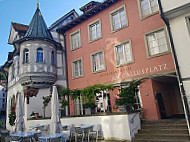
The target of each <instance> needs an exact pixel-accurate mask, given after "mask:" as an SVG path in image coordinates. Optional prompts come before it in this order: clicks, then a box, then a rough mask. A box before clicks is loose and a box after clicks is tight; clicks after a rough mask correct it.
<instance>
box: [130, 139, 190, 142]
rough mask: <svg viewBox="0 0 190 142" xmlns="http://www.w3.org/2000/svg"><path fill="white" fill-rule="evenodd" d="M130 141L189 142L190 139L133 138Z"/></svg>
mask: <svg viewBox="0 0 190 142" xmlns="http://www.w3.org/2000/svg"><path fill="white" fill-rule="evenodd" d="M132 142H190V140H174V139H173V140H168V139H152V140H151V139H134V140H132Z"/></svg>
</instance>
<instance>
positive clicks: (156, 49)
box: [148, 30, 168, 55]
mask: <svg viewBox="0 0 190 142" xmlns="http://www.w3.org/2000/svg"><path fill="white" fill-rule="evenodd" d="M148 43H149V52H150V53H149V54H150V55H155V54H159V53H163V52H166V51H168V47H167V41H166V37H165V33H164V30H160V31H157V32H154V33H152V34H149V35H148Z"/></svg>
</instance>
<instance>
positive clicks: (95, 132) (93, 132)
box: [88, 124, 103, 142]
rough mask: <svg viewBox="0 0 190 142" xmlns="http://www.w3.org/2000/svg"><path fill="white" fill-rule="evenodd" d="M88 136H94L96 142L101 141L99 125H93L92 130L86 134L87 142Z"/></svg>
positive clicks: (100, 127)
mask: <svg viewBox="0 0 190 142" xmlns="http://www.w3.org/2000/svg"><path fill="white" fill-rule="evenodd" d="M90 136H92V137H93V136H96V142H97V141H98V139H99V138H100V139H101V140H102V139H103V133H102V126H101V125H100V124H98V125H94V126H93V129H92V130H91V131H90V132H89V133H88V141H89V140H90Z"/></svg>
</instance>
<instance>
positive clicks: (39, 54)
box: [36, 48, 43, 63]
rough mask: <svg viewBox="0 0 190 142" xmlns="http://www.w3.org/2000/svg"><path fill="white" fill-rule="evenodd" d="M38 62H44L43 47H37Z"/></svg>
mask: <svg viewBox="0 0 190 142" xmlns="http://www.w3.org/2000/svg"><path fill="white" fill-rule="evenodd" d="M36 62H37V63H43V49H42V48H38V49H37V60H36Z"/></svg>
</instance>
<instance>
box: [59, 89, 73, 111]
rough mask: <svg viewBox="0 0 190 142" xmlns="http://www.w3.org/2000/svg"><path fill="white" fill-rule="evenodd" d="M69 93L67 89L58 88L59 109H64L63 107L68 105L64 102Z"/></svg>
mask: <svg viewBox="0 0 190 142" xmlns="http://www.w3.org/2000/svg"><path fill="white" fill-rule="evenodd" d="M70 93H71V90H70V89H69V88H58V97H59V103H60V104H61V108H65V106H67V105H69V102H68V101H66V100H65V96H69V94H70Z"/></svg>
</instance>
